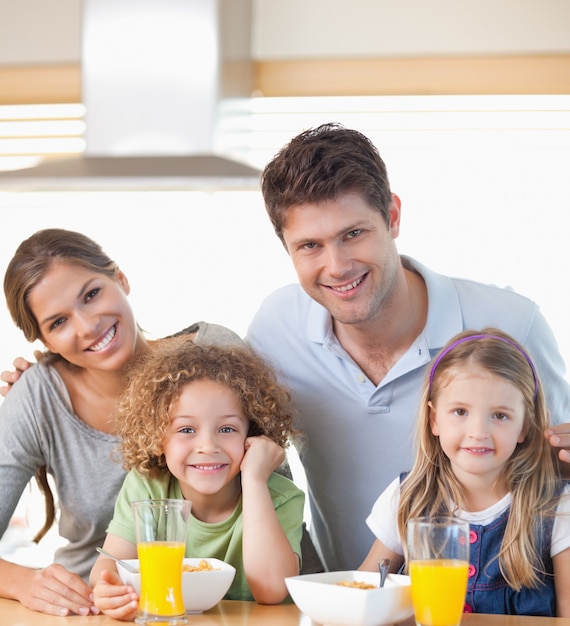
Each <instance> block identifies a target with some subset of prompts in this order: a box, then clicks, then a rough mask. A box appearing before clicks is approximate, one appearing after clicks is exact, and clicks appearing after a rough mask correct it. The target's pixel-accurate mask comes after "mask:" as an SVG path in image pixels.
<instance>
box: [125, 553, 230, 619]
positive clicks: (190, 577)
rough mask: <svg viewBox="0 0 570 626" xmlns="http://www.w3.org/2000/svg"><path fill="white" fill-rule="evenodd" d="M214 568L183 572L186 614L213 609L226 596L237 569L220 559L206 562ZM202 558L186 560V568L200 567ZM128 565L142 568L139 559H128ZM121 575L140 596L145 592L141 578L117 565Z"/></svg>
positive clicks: (137, 574) (126, 560)
mask: <svg viewBox="0 0 570 626" xmlns="http://www.w3.org/2000/svg"><path fill="white" fill-rule="evenodd" d="M203 560H205V561H208V563H209V564H210V565H211V566H212V569H211V570H204V571H198V572H182V594H183V595H184V607H185V608H186V613H202V612H203V611H207V610H208V609H211V608H212V607H213V606H215V605H216V604H218V602H219V601H220V600H221V599H222V598H223V597H224V596H225V595H226V593H227V591H228V589H229V588H230V585H231V584H232V582H233V580H234V576H235V574H236V570H235V567H233V566H232V565H230V564H229V563H225V562H224V561H220V560H219V559H203ZM200 561H202V559H199V558H186V559H184V565H191V566H194V567H197V566H198V564H199V563H200ZM125 562H126V563H130V564H131V565H134V566H135V567H136V568H137V569H138V567H139V561H138V559H125ZM117 569H118V570H119V576H120V577H121V579H122V581H123V582H124V583H125V584H126V585H131V586H132V587H133V589H134V590H135V591H136V593H137V595H139V594H140V590H141V576H140V574H139V573H138V572H137V573H136V574H133V573H131V572H129V571H127V570H126V569H125V568H124V567H122V566H121V564H120V563H117Z"/></svg>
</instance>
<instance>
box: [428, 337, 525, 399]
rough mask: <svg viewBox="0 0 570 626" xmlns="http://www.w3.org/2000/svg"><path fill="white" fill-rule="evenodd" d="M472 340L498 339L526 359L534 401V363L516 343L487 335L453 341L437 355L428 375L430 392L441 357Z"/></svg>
mask: <svg viewBox="0 0 570 626" xmlns="http://www.w3.org/2000/svg"><path fill="white" fill-rule="evenodd" d="M472 339H498V340H499V341H503V342H504V343H508V344H509V345H510V346H513V348H516V349H517V350H518V351H519V352H520V353H521V354H522V355H523V356H524V358H525V359H526V362H527V363H528V364H529V365H530V369H531V370H532V375H533V377H534V396H533V400H536V394H537V393H538V375H537V373H536V368H535V367H534V363H533V362H532V360H531V358H530V356H529V355H528V354H527V353H526V352H525V351H524V350H523V349H522V348H521V347H520V346H519V345H518V344H517V343H515V342H514V341H512V340H511V339H507V338H506V337H501V336H500V335H487V334H481V335H469V336H468V337H462V338H461V339H457V341H454V342H453V343H452V344H450V345H449V346H447V348H445V350H443V351H442V352H440V353H439V355H438V356H437V357H436V359H435V361H434V362H433V365H432V366H431V371H430V373H429V390H430V391H431V387H432V385H433V377H434V374H435V370H436V369H437V366H438V365H439V364H440V362H441V360H442V359H443V357H444V356H445V355H446V354H448V353H449V352H450V351H451V350H453V348H455V347H456V346H459V345H460V344H462V343H465V342H466V341H471V340H472Z"/></svg>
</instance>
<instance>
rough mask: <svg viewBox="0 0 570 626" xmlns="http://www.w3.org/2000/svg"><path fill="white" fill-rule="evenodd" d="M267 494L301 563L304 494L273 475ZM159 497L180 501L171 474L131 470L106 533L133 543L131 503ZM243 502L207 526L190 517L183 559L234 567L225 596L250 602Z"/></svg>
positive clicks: (133, 531)
mask: <svg viewBox="0 0 570 626" xmlns="http://www.w3.org/2000/svg"><path fill="white" fill-rule="evenodd" d="M267 484H268V487H269V492H270V493H271V499H272V501H273V506H274V507H275V512H276V513H277V518H278V519H279V523H280V524H281V528H283V531H284V532H285V534H286V536H287V538H288V539H289V542H290V544H291V547H292V548H293V551H294V552H295V553H296V554H297V555H298V556H299V560H301V537H302V534H303V528H302V524H303V507H304V504H305V494H304V493H303V491H301V490H300V489H299V488H298V487H297V486H296V485H295V484H294V483H292V482H291V481H290V480H289V479H287V478H285V477H284V476H281V475H280V474H276V473H273V474H272V475H271V476H270V477H269V480H268V482H267ZM160 498H176V499H183V496H182V491H181V489H180V484H179V482H178V480H177V479H176V478H174V477H173V476H172V475H171V474H170V473H166V474H165V475H164V476H161V477H160V478H153V479H149V478H147V477H144V476H142V475H141V474H139V473H138V472H137V471H135V470H131V471H130V472H129V473H128V474H127V476H126V478H125V481H124V483H123V486H122V487H121V490H120V492H119V495H118V496H117V501H116V503H115V512H114V515H113V519H112V520H111V523H110V524H109V528H108V529H107V532H108V533H109V534H112V535H117V536H118V537H122V538H123V539H126V540H127V541H130V542H131V543H133V544H134V543H136V538H135V529H134V522H133V514H132V510H131V502H133V501H135V500H148V499H160ZM242 537H243V519H242V501H241V499H240V501H239V503H238V505H237V506H236V508H235V510H234V512H233V513H232V514H231V515H230V517H229V518H228V519H226V520H224V521H223V522H218V523H215V524H206V523H204V522H201V521H200V520H197V519H196V518H195V517H193V516H191V517H190V522H189V525H188V536H187V538H186V556H187V557H197V558H215V559H220V560H221V561H225V562H226V563H229V564H230V565H233V566H234V567H235V568H236V575H235V578H234V581H233V583H232V586H231V587H230V589H229V591H228V592H227V593H226V595H225V596H224V597H225V599H226V600H253V596H252V594H251V591H250V589H249V585H248V584H247V578H246V577H245V572H244V568H243V557H242Z"/></svg>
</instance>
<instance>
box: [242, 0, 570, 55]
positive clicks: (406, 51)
mask: <svg viewBox="0 0 570 626" xmlns="http://www.w3.org/2000/svg"><path fill="white" fill-rule="evenodd" d="M253 6H254V14H253V15H254V19H253V47H252V52H253V57H254V58H258V59H291V58H304V57H332V58H346V57H355V56H373V57H374V56H407V55H440V54H443V55H445V54H458V55H461V54H520V53H523V54H524V53H530V54H532V53H540V52H544V53H547V52H568V51H570V38H569V37H568V24H570V3H569V2H567V0H500V1H499V2H497V0H478V1H477V2H470V1H468V0H429V2H426V0H396V1H395V0H254V5H253Z"/></svg>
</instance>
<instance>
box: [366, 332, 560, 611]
mask: <svg viewBox="0 0 570 626" xmlns="http://www.w3.org/2000/svg"><path fill="white" fill-rule="evenodd" d="M548 426H549V416H548V413H547V410H546V408H545V402H544V394H543V390H542V386H541V383H540V380H539V378H538V374H537V372H536V369H535V366H534V364H533V362H532V360H531V358H530V356H529V355H528V353H527V352H526V351H525V350H524V348H523V347H522V346H521V345H520V344H519V343H517V342H516V341H514V340H513V339H512V338H511V337H509V336H508V335H506V334H504V333H502V332H501V331H499V330H497V329H494V328H487V329H484V330H483V331H481V332H476V331H466V332H463V333H461V334H459V335H457V336H455V337H454V338H453V339H452V340H451V341H450V342H449V343H448V344H447V346H446V347H444V348H443V350H442V351H441V352H440V353H439V355H438V356H437V357H436V358H435V359H434V361H433V364H432V366H431V369H430V371H429V375H428V376H427V379H426V380H425V383H424V387H423V393H422V397H421V403H420V411H419V417H418V422H417V433H416V439H417V454H416V457H415V462H414V465H413V467H412V469H411V471H410V472H409V473H408V474H407V475H403V476H401V477H399V478H398V479H396V480H395V481H394V482H393V483H392V484H391V485H390V486H389V487H388V488H387V489H386V491H385V492H384V493H383V494H382V495H381V496H380V498H379V499H378V500H377V502H376V503H375V505H374V507H373V509H372V512H371V514H370V516H369V517H368V519H367V523H368V526H369V527H370V528H371V530H372V531H373V533H374V534H375V536H376V537H377V539H376V541H375V542H374V544H373V546H372V548H371V550H370V553H369V554H368V556H367V557H366V559H365V561H364V562H363V564H362V565H361V569H364V570H366V569H370V570H375V569H376V563H377V561H378V560H379V559H380V558H384V557H388V558H392V560H393V561H394V567H397V566H399V565H401V564H403V563H405V560H406V532H407V522H408V520H409V519H410V518H412V517H418V516H424V515H436V514H437V515H439V514H448V515H455V516H457V517H460V518H462V519H466V520H467V521H469V523H470V528H471V533H470V542H471V545H470V568H469V583H468V591H467V596H466V603H465V611H466V612H472V611H476V612H482V613H502V614H526V615H558V616H566V617H568V616H570V595H569V594H568V592H567V591H568V589H569V588H570V516H569V513H570V502H569V488H568V486H567V485H565V484H564V481H562V480H561V479H559V477H558V476H559V475H558V472H557V469H558V468H557V461H556V460H555V459H554V457H553V453H552V450H551V448H550V446H549V444H548V442H547V440H546V439H545V436H544V432H545V430H546V429H547V428H548Z"/></svg>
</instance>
